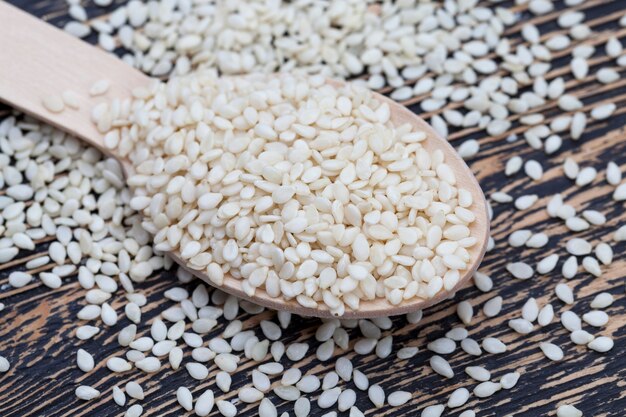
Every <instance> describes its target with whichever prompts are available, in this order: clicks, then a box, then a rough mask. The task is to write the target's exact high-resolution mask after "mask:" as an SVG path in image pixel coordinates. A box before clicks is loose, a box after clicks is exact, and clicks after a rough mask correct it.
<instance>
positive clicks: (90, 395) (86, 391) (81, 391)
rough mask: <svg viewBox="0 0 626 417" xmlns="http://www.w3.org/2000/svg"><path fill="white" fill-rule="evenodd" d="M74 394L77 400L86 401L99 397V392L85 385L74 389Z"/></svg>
mask: <svg viewBox="0 0 626 417" xmlns="http://www.w3.org/2000/svg"><path fill="white" fill-rule="evenodd" d="M75 394H76V396H77V397H78V398H79V399H81V400H85V401H88V400H93V399H94V398H98V397H99V396H100V391H98V390H97V389H95V388H92V387H90V386H87V385H81V386H79V387H78V388H76V391H75Z"/></svg>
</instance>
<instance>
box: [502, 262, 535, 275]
mask: <svg viewBox="0 0 626 417" xmlns="http://www.w3.org/2000/svg"><path fill="white" fill-rule="evenodd" d="M506 269H507V271H509V273H510V274H511V275H513V277H515V278H517V279H528V278H530V277H532V276H533V274H534V271H533V268H532V267H531V266H530V265H528V264H527V263H524V262H513V263H510V264H507V265H506Z"/></svg>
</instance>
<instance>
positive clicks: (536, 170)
mask: <svg viewBox="0 0 626 417" xmlns="http://www.w3.org/2000/svg"><path fill="white" fill-rule="evenodd" d="M524 172H526V175H528V176H529V177H530V178H532V179H533V180H535V181H538V180H540V179H541V177H542V176H543V167H542V166H541V164H540V163H539V162H537V161H535V160H533V159H531V160H528V161H526V163H524Z"/></svg>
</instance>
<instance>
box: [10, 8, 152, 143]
mask: <svg viewBox="0 0 626 417" xmlns="http://www.w3.org/2000/svg"><path fill="white" fill-rule="evenodd" d="M101 79H108V80H111V87H110V89H109V91H108V92H107V94H106V95H103V96H98V97H91V96H90V95H89V89H90V88H91V86H92V85H93V83H94V82H96V81H98V80H101ZM149 82H150V79H149V78H148V77H147V76H146V75H144V74H142V73H141V72H139V71H138V70H135V69H134V68H131V67H130V66H129V65H127V64H126V63H124V62H123V61H121V60H120V59H119V58H117V57H115V56H114V55H112V54H109V53H106V52H104V51H102V50H99V49H98V48H94V47H93V46H91V45H89V44H88V43H86V42H83V41H81V40H79V39H77V38H75V37H74V36H72V35H70V34H68V33H66V32H64V31H62V30H60V29H57V28H55V27H54V26H52V25H49V24H47V23H45V22H43V21H41V20H39V19H37V18H35V17H33V16H31V15H29V14H28V13H26V12H23V11H22V10H20V9H17V8H15V7H13V6H11V5H9V4H8V3H6V2H3V1H0V100H1V101H4V102H5V103H7V104H9V105H11V106H12V107H14V108H16V109H19V110H21V111H23V112H24V113H27V114H30V115H31V116H33V117H36V118H37V119H39V120H42V121H44V122H46V123H48V124H51V125H53V126H55V127H57V128H59V129H62V130H64V131H66V132H68V133H70V134H72V135H75V136H78V137H80V138H81V139H84V140H86V141H87V142H89V143H90V144H92V145H94V146H96V147H98V148H99V149H101V150H103V151H105V152H106V153H107V154H110V153H111V152H110V150H106V149H105V148H104V144H103V143H102V138H103V135H102V134H101V133H100V132H98V130H97V129H96V127H95V126H94V124H93V123H92V122H91V117H90V113H91V110H92V108H93V107H94V106H95V105H96V104H98V103H99V102H102V101H107V100H110V99H111V98H113V97H119V98H121V97H130V92H131V90H132V88H134V87H137V86H142V85H147V84H148V83H149ZM67 90H71V91H74V92H75V93H77V94H78V96H79V99H80V108H79V109H78V110H74V109H70V108H66V109H65V110H64V111H62V112H60V113H53V112H50V111H48V110H47V109H46V108H45V107H44V106H43V104H42V100H43V98H44V97H47V96H49V95H58V96H60V95H61V94H62V93H63V92H64V91H67Z"/></svg>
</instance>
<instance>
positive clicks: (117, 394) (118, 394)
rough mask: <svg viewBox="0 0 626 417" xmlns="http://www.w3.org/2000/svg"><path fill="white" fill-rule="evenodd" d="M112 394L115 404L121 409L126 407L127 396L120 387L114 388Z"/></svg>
mask: <svg viewBox="0 0 626 417" xmlns="http://www.w3.org/2000/svg"><path fill="white" fill-rule="evenodd" d="M112 394H113V401H115V404H117V405H119V406H120V407H123V406H124V405H126V395H125V394H124V391H122V390H121V389H120V388H119V387H118V386H114V387H113V391H112Z"/></svg>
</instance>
